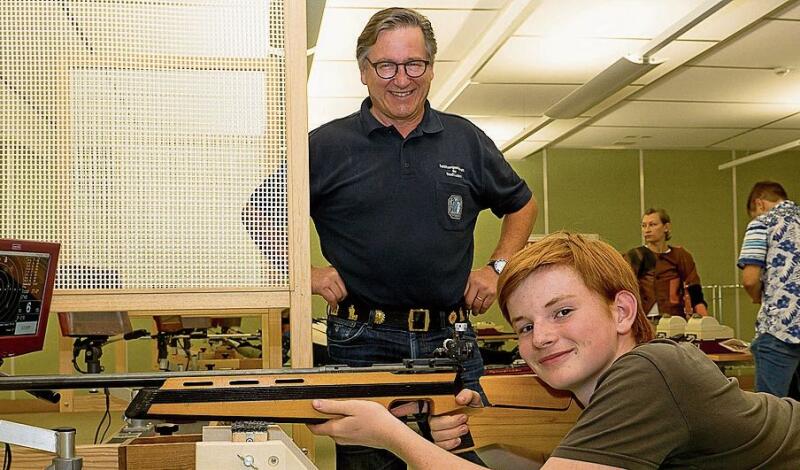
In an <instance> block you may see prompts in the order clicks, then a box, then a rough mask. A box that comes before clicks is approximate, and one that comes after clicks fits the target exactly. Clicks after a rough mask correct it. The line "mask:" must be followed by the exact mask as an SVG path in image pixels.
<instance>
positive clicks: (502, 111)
mask: <svg viewBox="0 0 800 470" xmlns="http://www.w3.org/2000/svg"><path fill="white" fill-rule="evenodd" d="M575 88H577V85H522V84H520V85H517V84H507V85H501V84H492V83H475V84H471V85H469V86H468V87H467V88H466V89H465V90H464V91H463V92H462V93H461V95H459V97H458V98H457V99H456V100H455V101H454V102H453V104H451V105H450V106H449V107H448V108H447V112H450V113H456V114H472V115H481V114H499V115H505V116H537V115H538V116H541V115H542V114H543V113H544V110H545V109H547V108H549V107H550V106H552V105H553V104H555V103H556V102H557V101H558V100H560V99H561V98H563V97H564V96H566V95H567V94H569V93H570V92H571V91H572V90H574V89H575Z"/></svg>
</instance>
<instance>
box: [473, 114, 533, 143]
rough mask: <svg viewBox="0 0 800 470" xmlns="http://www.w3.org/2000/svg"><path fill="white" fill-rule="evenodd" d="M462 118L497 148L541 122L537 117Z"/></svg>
mask: <svg viewBox="0 0 800 470" xmlns="http://www.w3.org/2000/svg"><path fill="white" fill-rule="evenodd" d="M464 117H465V118H467V119H469V120H470V121H472V123H473V124H475V125H476V126H478V127H479V128H480V129H481V130H482V131H483V132H485V133H486V135H488V136H489V138H490V139H492V140H493V141H494V143H495V145H497V146H498V147H500V146H502V145H503V144H504V143H506V142H507V141H508V140H509V139H511V138H512V137H514V136H515V135H517V134H519V133H520V132H521V131H522V130H523V129H525V127H526V126H529V125H531V124H533V123H534V122H538V121H541V120H542V118H541V117H537V116H525V117H507V116H468V115H464Z"/></svg>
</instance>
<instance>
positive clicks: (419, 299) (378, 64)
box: [309, 8, 537, 469]
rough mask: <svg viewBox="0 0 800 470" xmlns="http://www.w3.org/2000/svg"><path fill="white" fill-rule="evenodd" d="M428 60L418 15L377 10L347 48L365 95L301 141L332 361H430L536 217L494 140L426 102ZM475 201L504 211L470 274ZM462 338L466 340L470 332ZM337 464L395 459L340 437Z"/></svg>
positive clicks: (428, 35) (426, 30) (468, 380)
mask: <svg viewBox="0 0 800 470" xmlns="http://www.w3.org/2000/svg"><path fill="white" fill-rule="evenodd" d="M435 56H436V39H435V38H434V34H433V29H432V27H431V24H430V21H429V20H428V19H427V18H426V17H424V16H423V15H421V14H419V13H417V12H416V11H414V10H409V9H404V8H389V9H386V10H382V11H379V12H378V13H376V14H375V15H373V16H372V18H370V20H369V22H368V23H367V25H366V26H365V27H364V30H363V32H362V33H361V35H360V36H359V38H358V43H357V47H356V57H357V59H358V64H359V68H360V71H361V81H362V83H364V84H365V85H366V86H367V88H368V90H369V98H366V99H365V100H364V102H363V103H362V105H361V109H360V110H359V111H358V112H356V113H354V114H351V115H350V116H347V117H344V118H341V119H337V120H335V121H332V122H330V123H328V124H325V125H323V126H321V127H319V128H317V129H315V130H314V131H312V132H311V134H310V136H309V156H310V172H311V175H310V180H311V217H312V218H313V220H314V224H315V226H316V228H317V232H318V233H319V237H320V243H321V247H322V253H323V254H324V255H325V258H326V259H327V260H328V261H329V262H330V263H331V265H330V266H325V267H312V270H311V290H312V292H313V293H314V294H318V295H321V296H322V297H323V298H325V300H326V301H327V302H328V305H329V316H328V353H329V355H330V358H331V361H332V362H333V363H339V364H341V363H344V364H348V365H351V366H368V365H371V364H374V363H391V362H398V361H399V360H401V359H404V358H416V357H420V358H421V357H429V356H430V355H431V353H432V352H433V350H434V349H436V348H438V347H440V346H441V345H442V342H443V341H444V340H445V339H446V338H448V337H452V335H453V324H454V323H455V322H457V321H468V320H469V312H470V309H471V312H472V314H476V315H477V314H481V313H484V312H485V311H486V310H487V309H488V308H489V307H490V306H491V305H492V303H493V302H494V300H495V297H496V292H497V279H498V276H499V274H500V272H501V271H502V270H503V267H504V266H505V263H506V259H507V258H509V257H510V256H511V255H512V254H514V253H515V252H516V251H517V250H519V249H520V248H522V246H523V245H524V244H525V242H526V240H527V238H528V236H529V234H530V231H531V228H532V226H533V222H534V220H535V218H536V213H537V207H536V202H535V199H534V198H533V195H532V193H531V191H530V190H529V189H528V187H527V185H526V184H525V182H524V181H523V180H522V179H520V177H519V176H518V175H517V174H516V173H515V172H514V171H513V170H512V168H511V167H510V166H509V165H508V163H507V162H506V161H505V159H504V158H503V155H502V154H501V153H500V152H499V151H498V149H497V147H496V146H495V145H494V143H492V141H491V140H490V139H489V138H488V137H487V136H486V135H485V134H484V133H483V132H482V131H481V130H480V129H478V128H477V127H476V126H475V125H473V124H472V123H470V122H469V121H467V120H466V119H463V118H461V117H459V116H455V115H452V114H446V113H442V112H439V111H436V110H434V109H432V108H431V107H430V104H429V103H428V101H427V97H428V91H429V90H430V86H431V81H432V80H433V75H434V73H433V72H434V59H435ZM487 208H488V209H491V210H492V212H494V214H495V215H496V216H498V217H502V218H503V223H502V231H501V234H500V240H499V241H498V243H497V247H496V248H495V250H494V252H493V255H492V257H491V259H489V260H483V261H482V264H483V266H482V267H481V268H480V269H477V270H475V271H471V268H472V263H473V248H474V241H473V230H474V228H475V222H476V219H477V217H478V213H479V212H480V211H481V210H483V209H487ZM464 307H466V308H464ZM466 337H467V338H468V339H470V340H472V341H474V340H475V334H474V332H473V331H472V329H471V328H470V330H469V331H468V333H467V335H466ZM475 351H476V353H477V347H475ZM482 373H483V361H482V359H481V358H480V355H479V354H476V355H475V356H474V357H473V358H472V359H471V360H469V361H467V363H466V364H465V373H464V376H463V377H462V378H463V381H464V383H465V385H466V386H472V387H475V386H478V382H477V381H478V378H479V377H480V375H482ZM337 466H338V468H347V469H358V468H370V469H373V468H381V469H383V468H403V469H404V468H405V464H403V462H402V461H401V460H399V459H397V458H396V457H394V456H393V455H392V454H390V453H388V452H386V451H383V450H376V449H370V448H364V447H352V446H338V447H337Z"/></svg>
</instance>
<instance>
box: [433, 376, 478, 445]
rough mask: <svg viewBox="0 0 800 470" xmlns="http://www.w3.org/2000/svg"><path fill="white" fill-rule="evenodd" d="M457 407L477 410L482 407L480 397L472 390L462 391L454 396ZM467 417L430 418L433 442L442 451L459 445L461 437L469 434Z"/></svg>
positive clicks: (446, 416) (460, 415)
mask: <svg viewBox="0 0 800 470" xmlns="http://www.w3.org/2000/svg"><path fill="white" fill-rule="evenodd" d="M456 403H458V404H459V405H465V406H471V407H474V408H479V407H481V406H483V402H482V401H481V396H480V395H478V392H476V391H474V390H469V389H466V388H465V389H464V390H461V391H460V392H459V393H458V395H456ZM467 420H468V418H467V415H465V414H457V415H445V416H436V417H433V418H431V420H430V425H431V435H432V436H433V442H434V443H435V444H436V445H437V446H439V447H441V448H442V449H444V450H452V449H455V448H456V447H458V446H459V445H460V444H461V436H463V435H464V434H466V433H467V432H469V427H468V426H467Z"/></svg>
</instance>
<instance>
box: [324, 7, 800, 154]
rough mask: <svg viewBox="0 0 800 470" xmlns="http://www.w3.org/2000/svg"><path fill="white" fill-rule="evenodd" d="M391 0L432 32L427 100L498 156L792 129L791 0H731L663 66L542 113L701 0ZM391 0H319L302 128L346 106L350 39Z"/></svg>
mask: <svg viewBox="0 0 800 470" xmlns="http://www.w3.org/2000/svg"><path fill="white" fill-rule="evenodd" d="M310 1H314V0H310ZM403 3H404V6H409V7H412V8H416V9H418V10H419V11H420V12H421V13H423V14H424V15H426V16H428V18H430V20H431V23H432V24H433V27H434V30H435V32H436V36H437V42H438V45H439V53H438V55H437V57H436V64H435V70H436V78H435V79H434V81H433V86H432V89H431V95H430V98H431V100H432V103H431V104H432V105H433V106H434V107H436V108H438V109H443V110H445V111H448V112H453V113H457V114H461V115H463V116H465V117H467V118H469V119H471V120H472V121H473V122H475V123H476V124H477V125H479V126H480V127H481V128H482V129H483V130H484V131H485V132H486V133H487V134H488V135H489V136H490V137H491V138H492V139H494V141H495V143H496V144H497V145H498V146H499V147H501V148H502V149H504V151H505V155H506V157H507V158H524V157H525V156H527V155H530V154H531V153H532V152H535V151H538V150H540V149H542V148H545V147H572V148H646V149H649V148H697V149H703V148H710V149H737V150H751V151H757V150H763V149H766V148H769V147H773V146H776V145H779V144H783V143H785V142H788V141H791V140H796V139H798V138H800V47H798V44H800V0H733V1H732V2H731V3H729V4H727V5H726V6H724V7H723V8H721V9H720V10H719V11H717V12H716V13H714V14H712V15H711V16H709V17H708V18H706V19H705V20H703V21H702V22H701V23H699V24H698V25H696V26H695V27H693V28H692V29H690V30H689V31H687V32H685V33H684V34H683V35H681V36H680V37H679V38H678V39H676V40H674V41H672V42H671V43H670V44H668V45H667V46H666V47H664V48H663V49H661V50H660V51H658V52H657V53H656V54H655V57H656V58H659V59H666V60H665V62H664V63H663V64H661V65H659V66H657V67H655V68H654V69H653V70H652V71H650V72H649V73H647V74H645V75H644V76H642V77H641V78H639V79H638V80H636V81H635V82H634V83H633V86H629V87H626V88H624V89H623V90H622V91H620V92H619V93H617V94H615V95H613V96H612V97H611V98H609V99H607V100H605V101H604V102H603V103H601V104H600V105H598V106H595V107H594V108H592V109H590V110H588V111H587V112H585V113H583V114H582V115H581V117H579V118H576V119H570V120H563V119H549V118H547V117H545V116H544V112H545V110H546V109H547V108H549V107H550V106H551V105H553V104H555V103H556V102H558V101H559V100H560V99H562V98H564V97H565V96H567V95H568V94H569V93H570V92H572V91H574V90H575V89H577V88H579V87H580V86H581V85H583V84H584V83H586V82H587V81H589V80H590V79H591V78H592V77H594V76H595V75H597V74H598V73H600V72H601V71H603V70H604V69H606V68H607V67H608V66H610V65H611V64H612V63H614V62H615V61H616V60H617V59H619V58H620V57H622V56H624V55H627V54H630V53H637V52H640V51H641V50H642V48H644V47H645V45H646V44H647V43H648V42H649V41H650V40H651V39H653V38H655V37H658V36H659V35H661V34H662V33H663V32H664V31H665V30H667V29H669V28H670V27H671V26H672V25H673V24H675V23H676V22H678V21H679V20H681V19H682V18H684V17H685V16H687V15H689V14H690V13H692V12H693V11H694V10H695V9H696V8H698V7H700V6H702V5H704V4H707V3H708V1H707V0H416V1H413V0H411V1H405V2H403ZM395 4H396V1H382V0H327V2H326V3H325V8H324V11H323V15H322V22H321V25H320V30H319V37H318V40H317V41H316V45H312V47H311V49H310V52H312V53H313V63H312V66H311V72H310V76H309V82H308V96H309V127H310V128H314V127H317V126H319V125H320V124H323V123H325V122H327V121H329V120H331V119H335V118H338V117H341V116H344V115H347V114H350V113H352V112H354V111H356V110H357V109H358V106H359V104H360V102H361V100H362V99H363V98H364V97H365V96H366V95H367V90H366V87H364V86H363V85H362V84H361V82H360V79H359V73H358V66H357V64H356V62H355V59H354V55H355V53H354V50H355V42H356V38H357V36H358V34H359V33H360V32H361V29H362V28H363V26H364V24H365V23H366V21H367V20H368V18H369V17H370V16H371V15H372V14H373V13H375V12H376V11H378V10H380V9H382V8H385V7H389V6H395ZM498 29H502V30H498ZM777 69H784V70H785V69H789V71H788V73H777V72H776V70H777ZM437 100H438V101H439V102H437ZM513 142H518V144H515V145H513V146H512V143H513Z"/></svg>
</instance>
